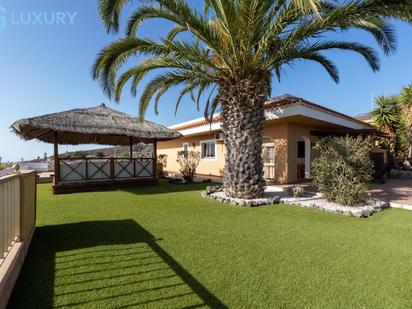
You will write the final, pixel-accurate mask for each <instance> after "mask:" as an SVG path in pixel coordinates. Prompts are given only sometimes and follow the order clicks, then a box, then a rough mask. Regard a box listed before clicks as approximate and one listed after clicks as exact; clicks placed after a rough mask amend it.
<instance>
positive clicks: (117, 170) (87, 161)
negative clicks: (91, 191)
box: [59, 157, 155, 182]
mask: <svg viewBox="0 0 412 309" xmlns="http://www.w3.org/2000/svg"><path fill="white" fill-rule="evenodd" d="M154 161H155V159H154V158H152V157H142V158H132V159H131V158H84V159H72V158H70V159H64V158H60V159H59V162H60V163H59V166H60V171H59V182H70V181H87V180H94V181H99V180H122V179H132V178H147V177H155V165H154Z"/></svg>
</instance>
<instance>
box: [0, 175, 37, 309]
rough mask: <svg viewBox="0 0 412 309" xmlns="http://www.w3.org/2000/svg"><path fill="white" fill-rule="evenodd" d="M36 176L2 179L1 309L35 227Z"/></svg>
mask: <svg viewBox="0 0 412 309" xmlns="http://www.w3.org/2000/svg"><path fill="white" fill-rule="evenodd" d="M36 178H37V175H36V172H34V171H30V172H22V173H21V174H14V175H9V176H5V177H0V308H5V307H6V305H7V301H8V299H9V297H10V295H11V292H12V289H13V286H14V284H15V282H16V280H17V276H18V274H19V272H20V269H21V267H22V265H23V262H24V259H25V257H26V254H27V250H28V248H29V245H30V241H31V238H32V236H33V232H34V228H35V223H36Z"/></svg>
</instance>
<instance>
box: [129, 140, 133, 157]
mask: <svg viewBox="0 0 412 309" xmlns="http://www.w3.org/2000/svg"><path fill="white" fill-rule="evenodd" d="M129 147H130V148H129V155H130V160H131V159H133V137H131V136H130V137H129Z"/></svg>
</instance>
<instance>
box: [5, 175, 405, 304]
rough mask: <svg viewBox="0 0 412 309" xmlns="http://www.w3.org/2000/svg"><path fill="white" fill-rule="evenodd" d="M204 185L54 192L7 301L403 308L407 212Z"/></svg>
mask: <svg viewBox="0 0 412 309" xmlns="http://www.w3.org/2000/svg"><path fill="white" fill-rule="evenodd" d="M203 187H204V185H203V184H197V185H187V186H186V185H171V184H166V183H164V182H162V183H161V184H160V185H159V186H156V187H141V188H136V189H128V190H119V191H111V192H96V193H79V194H68V195H58V196H53V195H52V194H51V186H50V185H39V187H38V220H37V222H38V223H37V225H38V228H37V230H36V232H35V235H34V238H33V242H32V245H31V247H30V250H29V254H28V256H27V259H26V262H25V264H24V267H23V270H22V273H21V275H20V277H19V280H18V282H17V285H16V287H15V290H14V293H13V295H12V298H11V301H10V304H9V305H10V307H11V308H49V307H57V308H61V307H84V308H110V307H111V308H112V307H138V306H142V307H148V308H163V307H164V308H183V307H190V308H192V307H202V306H209V307H214V308H218V307H231V308H304V307H305V308H411V307H412V212H410V211H406V210H396V209H389V210H385V211H384V212H381V213H378V214H375V215H373V216H372V217H370V218H368V219H359V218H348V217H343V216H337V215H333V214H327V213H321V212H316V211H313V210H310V209H302V208H298V207H292V206H285V205H277V206H264V207H258V208H253V209H247V208H240V207H233V206H229V205H226V204H221V203H219V202H216V201H213V200H208V199H203V198H201V197H200V194H199V193H200V190H201V189H202V188H203Z"/></svg>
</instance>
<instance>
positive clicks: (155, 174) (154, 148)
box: [153, 139, 157, 179]
mask: <svg viewBox="0 0 412 309" xmlns="http://www.w3.org/2000/svg"><path fill="white" fill-rule="evenodd" d="M153 177H154V178H156V179H157V140H156V139H154V140H153Z"/></svg>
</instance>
